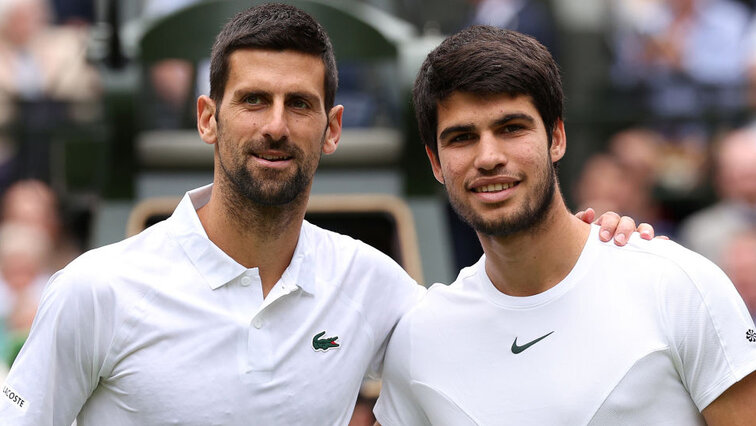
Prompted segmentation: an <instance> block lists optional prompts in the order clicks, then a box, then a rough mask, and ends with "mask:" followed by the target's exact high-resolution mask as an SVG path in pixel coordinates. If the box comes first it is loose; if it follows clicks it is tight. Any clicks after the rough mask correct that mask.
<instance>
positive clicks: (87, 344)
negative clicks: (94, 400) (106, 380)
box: [0, 272, 110, 425]
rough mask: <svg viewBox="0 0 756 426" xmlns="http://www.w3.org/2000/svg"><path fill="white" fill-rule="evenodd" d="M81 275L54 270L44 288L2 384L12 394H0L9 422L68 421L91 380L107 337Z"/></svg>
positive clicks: (1, 410) (1, 409)
mask: <svg viewBox="0 0 756 426" xmlns="http://www.w3.org/2000/svg"><path fill="white" fill-rule="evenodd" d="M81 278H82V277H74V276H71V275H70V274H66V273H65V272H62V273H61V272H59V273H58V274H56V275H55V276H53V278H51V280H50V283H49V284H48V286H47V288H46V289H45V292H44V294H43V296H42V299H41V301H40V305H39V309H38V311H37V315H36V317H35V319H34V322H33V324H32V328H31V331H30V333H29V337H28V339H27V341H26V343H25V344H24V346H23V348H22V350H21V352H20V353H19V355H18V357H17V358H16V361H15V362H14V364H13V367H12V368H11V371H10V372H9V374H8V377H7V379H6V382H5V385H4V386H5V387H8V388H9V389H13V391H14V392H13V393H14V394H16V395H17V396H18V398H14V399H15V400H12V399H11V398H10V397H9V396H8V394H6V393H4V394H3V396H4V397H3V398H2V402H0V417H2V418H3V419H10V420H9V421H10V423H9V424H13V425H26V424H28V425H52V424H71V423H72V422H73V420H74V418H75V417H76V415H77V414H78V413H79V410H80V409H81V407H82V406H83V404H84V403H85V402H86V399H87V398H88V397H89V395H90V394H91V393H92V391H93V390H94V387H95V386H96V385H97V382H98V376H99V374H100V369H99V364H100V363H101V362H102V360H103V357H104V352H105V351H106V349H105V347H106V346H107V344H108V343H109V342H110V337H109V336H106V335H104V334H103V332H105V330H106V329H108V327H103V321H102V320H103V315H102V314H103V312H101V308H102V304H101V303H98V301H97V300H96V295H95V292H94V291H93V290H92V289H91V287H89V286H86V285H82V284H85V283H82V282H81ZM99 302H102V301H99ZM19 398H20V399H23V400H24V403H23V405H20V404H19V403H18V399H19ZM14 421H15V422H14Z"/></svg>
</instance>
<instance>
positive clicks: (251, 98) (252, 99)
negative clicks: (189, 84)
mask: <svg viewBox="0 0 756 426" xmlns="http://www.w3.org/2000/svg"><path fill="white" fill-rule="evenodd" d="M262 101H263V100H262V97H261V96H260V95H248V96H246V97H245V98H244V103H246V104H249V105H260V104H261V103H262Z"/></svg>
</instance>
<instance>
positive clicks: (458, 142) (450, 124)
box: [428, 92, 565, 236]
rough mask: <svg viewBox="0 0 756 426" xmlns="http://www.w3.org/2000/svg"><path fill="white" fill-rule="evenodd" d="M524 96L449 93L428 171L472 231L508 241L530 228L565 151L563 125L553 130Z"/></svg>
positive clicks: (545, 204) (542, 210) (545, 205)
mask: <svg viewBox="0 0 756 426" xmlns="http://www.w3.org/2000/svg"><path fill="white" fill-rule="evenodd" d="M552 138H553V139H552V145H551V148H549V147H548V138H547V133H546V129H545V128H544V124H543V120H542V119H541V116H540V115H539V114H538V111H537V110H536V108H535V106H534V105H533V103H532V101H531V100H530V98H529V97H527V96H517V97H511V96H508V95H496V96H491V97H486V98H482V97H480V96H477V95H473V94H469V93H460V92H454V93H452V95H451V96H449V97H448V98H446V99H445V100H444V101H442V102H440V103H439V108H438V128H437V133H436V140H437V141H438V155H437V156H436V155H435V154H433V152H431V151H430V150H428V156H429V158H430V160H431V165H432V167H433V173H434V175H435V176H436V179H438V180H439V182H441V183H443V184H444V185H445V187H446V191H447V192H448V194H449V201H450V202H451V204H452V207H453V208H454V210H455V211H456V212H457V213H458V214H459V215H460V216H461V217H462V219H463V220H465V221H466V222H467V223H468V224H470V225H471V226H472V227H473V228H474V229H475V230H476V231H478V232H480V233H482V234H486V235H493V236H507V235H512V234H514V233H517V232H520V231H523V230H526V229H530V228H531V227H533V226H536V225H537V224H539V223H540V222H541V221H542V220H543V219H544V218H545V216H546V213H547V212H548V210H549V207H550V206H551V205H552V202H553V200H554V194H555V191H556V177H555V171H554V166H553V162H555V161H557V160H559V159H560V158H561V157H562V155H563V154H564V145H565V138H564V126H563V124H562V122H561V121H559V123H558V124H557V126H556V130H555V131H554V132H553V133H552Z"/></svg>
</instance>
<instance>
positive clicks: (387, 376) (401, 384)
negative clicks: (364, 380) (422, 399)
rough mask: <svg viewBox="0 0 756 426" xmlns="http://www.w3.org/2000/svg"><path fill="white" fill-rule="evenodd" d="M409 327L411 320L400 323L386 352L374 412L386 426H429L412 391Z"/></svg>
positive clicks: (406, 319)
mask: <svg viewBox="0 0 756 426" xmlns="http://www.w3.org/2000/svg"><path fill="white" fill-rule="evenodd" d="M410 327H411V320H410V318H404V319H403V320H402V321H400V322H399V324H398V325H397V327H396V329H395V330H394V333H393V335H392V336H391V341H390V342H389V344H388V348H387V350H386V358H385V364H384V368H383V384H382V386H381V393H380V396H379V397H378V402H377V403H376V405H375V410H374V411H375V417H376V419H377V420H378V422H379V423H380V424H381V425H383V426H401V425H430V421H429V420H428V418H427V416H426V415H425V413H424V412H423V410H422V408H421V407H420V404H419V403H418V401H417V400H416V398H415V395H414V393H413V392H412V387H411V381H412V377H411V374H410V370H411V357H412V339H411V336H410Z"/></svg>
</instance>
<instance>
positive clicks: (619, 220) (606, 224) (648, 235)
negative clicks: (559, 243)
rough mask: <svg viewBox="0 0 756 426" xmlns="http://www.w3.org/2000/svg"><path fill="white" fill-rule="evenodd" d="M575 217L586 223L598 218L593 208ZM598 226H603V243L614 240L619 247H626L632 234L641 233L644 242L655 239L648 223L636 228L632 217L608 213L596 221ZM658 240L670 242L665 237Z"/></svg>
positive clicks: (601, 237) (601, 233)
mask: <svg viewBox="0 0 756 426" xmlns="http://www.w3.org/2000/svg"><path fill="white" fill-rule="evenodd" d="M575 216H576V217H577V218H578V219H580V220H582V221H583V222H585V223H592V222H593V220H594V219H595V218H596V212H595V211H594V210H593V209H592V208H587V209H585V210H583V211H579V212H577V213H576V214H575ZM596 224H597V225H599V226H601V231H600V232H599V238H600V239H601V241H604V242H606V241H609V240H611V239H612V238H614V244H616V245H618V246H624V245H625V244H627V240H628V239H630V234H632V233H633V232H640V235H641V238H643V239H644V240H650V239H652V238H654V227H653V226H651V225H650V224H648V223H641V224H640V225H638V227H637V228H636V227H635V221H634V220H633V218H631V217H630V216H622V217H620V215H618V214H617V213H614V212H606V213H604V214H602V215H601V217H599V218H598V220H597V221H596ZM658 238H661V239H665V240H668V239H669V238H667V237H665V236H660V237H658Z"/></svg>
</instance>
